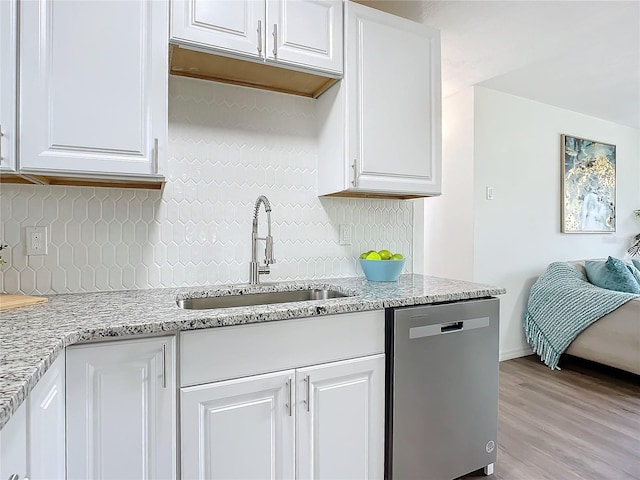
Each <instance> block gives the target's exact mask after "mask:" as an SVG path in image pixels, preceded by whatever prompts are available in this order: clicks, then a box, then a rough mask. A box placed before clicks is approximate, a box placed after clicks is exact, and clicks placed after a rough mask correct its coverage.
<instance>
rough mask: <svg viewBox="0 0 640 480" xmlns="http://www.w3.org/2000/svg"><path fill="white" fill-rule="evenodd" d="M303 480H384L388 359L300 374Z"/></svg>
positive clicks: (299, 450) (299, 456) (351, 362)
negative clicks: (385, 388) (338, 479)
mask: <svg viewBox="0 0 640 480" xmlns="http://www.w3.org/2000/svg"><path fill="white" fill-rule="evenodd" d="M296 395H297V398H298V401H297V404H296V413H297V418H296V422H297V437H296V448H297V450H296V452H297V465H298V478H299V479H327V480H329V479H336V478H343V479H351V478H353V479H355V478H358V479H381V478H382V476H383V467H384V355H382V354H381V355H374V356H370V357H364V358H358V359H355V360H345V361H342V362H335V363H328V364H324V365H318V366H314V367H309V368H303V369H299V370H297V371H296Z"/></svg>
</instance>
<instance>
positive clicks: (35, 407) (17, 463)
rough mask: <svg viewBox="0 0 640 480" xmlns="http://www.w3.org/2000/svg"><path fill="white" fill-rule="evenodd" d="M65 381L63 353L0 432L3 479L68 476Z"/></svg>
mask: <svg viewBox="0 0 640 480" xmlns="http://www.w3.org/2000/svg"><path fill="white" fill-rule="evenodd" d="M64 382H65V378H64V354H61V355H59V356H58V358H57V359H56V360H55V362H53V364H52V365H51V366H50V367H49V369H48V370H47V372H46V373H45V374H44V375H43V376H42V378H41V379H40V380H39V381H38V383H37V384H36V386H35V387H34V388H33V390H32V391H31V392H30V393H29V397H28V398H27V400H26V401H25V402H24V403H23V404H22V405H20V407H18V410H17V411H16V412H15V413H14V414H13V415H12V416H11V420H9V423H7V424H6V425H5V426H4V427H3V428H2V431H1V432H0V479H2V480H6V479H8V478H11V479H16V480H18V479H20V480H23V479H27V478H30V479H31V480H45V479H63V478H65V439H64V435H65V407H64ZM13 475H17V476H16V477H14V476H13Z"/></svg>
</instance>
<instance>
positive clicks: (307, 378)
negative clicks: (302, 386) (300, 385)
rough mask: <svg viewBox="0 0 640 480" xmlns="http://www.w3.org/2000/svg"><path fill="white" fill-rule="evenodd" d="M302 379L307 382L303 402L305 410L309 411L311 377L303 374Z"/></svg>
mask: <svg viewBox="0 0 640 480" xmlns="http://www.w3.org/2000/svg"><path fill="white" fill-rule="evenodd" d="M304 381H305V383H306V384H307V389H306V390H307V396H306V398H305V400H304V403H306V404H307V412H310V411H311V379H310V378H309V375H305V377H304Z"/></svg>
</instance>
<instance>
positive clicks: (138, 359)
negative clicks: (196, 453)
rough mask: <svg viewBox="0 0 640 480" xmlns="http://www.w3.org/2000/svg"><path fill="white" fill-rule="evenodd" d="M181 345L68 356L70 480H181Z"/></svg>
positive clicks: (166, 340) (131, 343)
mask: <svg viewBox="0 0 640 480" xmlns="http://www.w3.org/2000/svg"><path fill="white" fill-rule="evenodd" d="M174 372H175V338H174V337H173V336H171V337H155V338H144V339H130V340H123V341H115V342H105V343H94V344H87V345H79V346H75V347H71V348H68V349H67V478H68V479H105V480H106V479H114V480H125V479H173V478H175V477H176V440H175V439H176V416H175V411H176V383H175V374H174Z"/></svg>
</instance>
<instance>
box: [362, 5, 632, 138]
mask: <svg viewBox="0 0 640 480" xmlns="http://www.w3.org/2000/svg"><path fill="white" fill-rule="evenodd" d="M359 1H360V2H361V3H366V4H370V5H371V6H374V7H376V8H379V9H381V10H386V11H388V12H391V13H395V14H397V15H402V16H404V17H407V18H410V19H412V20H416V21H422V22H423V23H425V24H427V25H431V26H434V27H436V28H438V29H439V30H440V32H441V38H442V80H443V95H444V96H448V95H451V94H453V93H455V92H457V91H459V90H460V89H462V88H465V87H468V86H472V85H481V86H485V87H487V88H492V89H495V90H500V91H503V92H506V93H511V94H513V95H517V96H521V97H525V98H529V99H532V100H536V101H539V102H542V103H546V104H549V105H555V106H557V107H560V108H564V109H567V110H572V111H575V112H579V113H583V114H586V115H590V116H593V117H597V118H602V119H605V120H609V121H612V122H615V123H618V124H621V125H627V126H631V127H634V128H638V129H640V1H638V0H627V1H520V0H511V1H484V0H476V1H455V0H442V1H427V0H423V1H417V0H414V1H411V0H409V1H407V0H384V1H382V0H359Z"/></svg>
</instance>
